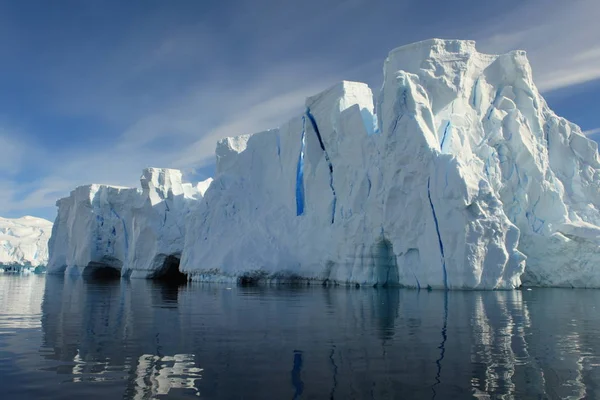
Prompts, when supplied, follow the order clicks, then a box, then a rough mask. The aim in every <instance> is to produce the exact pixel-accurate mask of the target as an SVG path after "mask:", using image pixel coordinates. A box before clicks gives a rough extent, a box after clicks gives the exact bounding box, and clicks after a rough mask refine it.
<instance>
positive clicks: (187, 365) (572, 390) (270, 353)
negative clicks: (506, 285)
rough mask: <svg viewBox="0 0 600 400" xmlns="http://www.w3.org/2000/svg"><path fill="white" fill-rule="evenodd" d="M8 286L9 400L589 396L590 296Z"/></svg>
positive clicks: (599, 329) (4, 345)
mask: <svg viewBox="0 0 600 400" xmlns="http://www.w3.org/2000/svg"><path fill="white" fill-rule="evenodd" d="M11 279H12V280H9V278H3V277H0V296H2V297H0V301H1V304H0V380H1V381H2V382H3V393H5V394H6V395H7V396H8V397H7V398H40V397H42V398H43V397H50V398H65V399H67V398H76V397H85V398H90V399H91V398H126V399H149V398H161V399H162V398H182V397H190V398H197V397H200V398H208V399H217V398H244V399H264V398H287V399H302V398H306V399H308V398H335V399H349V398H375V399H389V398H438V399H448V398H464V397H477V398H483V399H486V398H497V397H507V398H510V397H516V398H567V397H569V398H597V397H600V392H599V389H598V388H599V387H600V369H599V367H600V358H599V357H598V355H599V354H600V315H599V314H598V313H597V310H596V309H595V307H596V304H600V301H599V300H600V291H593V290H566V289H540V290H533V291H523V292H521V291H510V292H443V291H432V292H427V291H416V290H402V289H392V288H390V289H382V288H380V289H373V288H368V289H367V288H364V289H354V288H345V287H344V288H323V287H320V286H319V287H314V286H311V287H293V286H287V287H243V288H241V287H240V288H237V287H233V288H231V290H228V288H227V286H223V285H206V284H205V285H202V284H188V285H187V286H185V285H184V286H165V285H161V284H156V283H153V282H149V281H146V280H131V281H126V280H122V281H109V282H98V283H94V282H86V281H84V280H82V279H71V278H68V277H67V278H57V277H53V276H48V277H46V279H45V280H44V278H40V277H11ZM30 279H32V280H30ZM33 279H35V280H33ZM44 289H45V291H44ZM34 293H37V294H40V295H37V296H36V295H33V294H34ZM41 293H44V294H43V300H42V299H41V298H42V296H41ZM36 298H39V300H38V301H41V313H40V308H39V306H38V307H35V306H32V305H31V304H30V303H31V301H33V300H35V299H36ZM19 301H22V302H29V303H27V304H29V305H27V306H22V307H20V306H16V305H15V304H16V303H18V302H19ZM9 304H10V307H9V306H8V305H9ZM28 313H31V318H30V319H35V318H38V319H41V329H40V325H39V323H38V324H37V325H36V324H31V323H27V324H23V323H22V321H23V320H27V319H28V318H29V317H27V315H28Z"/></svg>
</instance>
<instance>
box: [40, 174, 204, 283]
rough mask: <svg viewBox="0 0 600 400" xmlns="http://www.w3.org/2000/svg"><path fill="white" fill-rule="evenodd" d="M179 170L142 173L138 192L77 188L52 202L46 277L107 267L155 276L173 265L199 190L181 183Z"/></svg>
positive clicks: (105, 188)
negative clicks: (54, 213)
mask: <svg viewBox="0 0 600 400" xmlns="http://www.w3.org/2000/svg"><path fill="white" fill-rule="evenodd" d="M181 178H182V174H181V172H180V171H178V170H173V169H165V168H147V169H145V170H144V171H143V173H142V176H141V178H140V182H141V187H142V190H139V189H135V188H122V187H115V186H107V185H88V186H81V187H78V188H77V189H75V190H74V191H72V192H71V195H70V196H69V197H67V198H64V199H60V200H59V201H58V202H57V206H58V216H57V218H56V222H55V225H54V229H53V233H52V239H51V241H50V262H49V272H62V271H64V270H65V269H67V268H68V269H69V270H70V271H73V272H77V273H83V274H87V273H94V271H96V270H98V269H101V268H112V269H113V270H116V271H117V272H118V273H120V274H123V275H130V274H132V275H134V276H142V277H154V276H157V275H161V274H164V273H167V272H169V271H166V270H165V268H170V267H171V266H173V265H174V263H177V262H178V259H179V258H178V257H179V256H180V254H181V251H182V248H183V236H184V231H183V229H184V225H185V218H186V215H187V214H188V213H189V209H190V206H191V205H192V204H193V203H197V202H198V200H199V199H201V198H202V192H201V190H200V189H203V190H205V189H204V186H202V185H200V184H199V186H198V187H194V186H192V185H191V184H189V183H182V179H181Z"/></svg>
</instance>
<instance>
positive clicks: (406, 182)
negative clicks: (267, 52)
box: [50, 39, 600, 289]
mask: <svg viewBox="0 0 600 400" xmlns="http://www.w3.org/2000/svg"><path fill="white" fill-rule="evenodd" d="M374 103H375V104H374ZM375 105H376V107H375ZM375 109H376V110H377V112H376V113H375ZM216 158H217V173H216V177H215V179H214V181H212V183H211V184H210V186H209V187H208V189H206V193H204V196H202V195H200V194H193V195H190V196H185V195H181V193H183V192H184V190H183V189H177V190H178V192H177V193H180V195H177V194H175V192H173V193H174V194H173V195H172V196H171V197H169V196H168V195H167V194H166V193H169V190H172V189H170V188H172V187H173V184H172V183H169V182H167V181H165V180H160V179H158V180H156V179H154V178H152V179H150V178H148V179H149V180H150V181H152V182H154V184H153V185H150V187H146V186H148V185H147V184H145V183H144V178H143V179H142V186H143V187H144V193H143V194H142V193H140V192H139V191H136V190H134V189H118V188H110V187H106V186H96V185H93V186H88V187H84V188H78V189H77V190H76V191H74V192H73V193H72V195H71V197H69V198H67V199H63V200H60V201H59V203H58V205H59V216H58V218H57V223H56V224H55V232H54V234H53V241H54V242H56V243H57V245H56V247H57V251H54V252H52V251H51V253H52V254H51V262H50V264H51V265H52V266H53V267H54V268H57V269H60V268H63V267H65V266H67V267H71V266H77V267H78V268H85V266H86V265H88V264H89V263H90V262H102V263H105V264H109V265H114V266H115V267H116V268H119V269H122V270H123V271H132V276H136V275H139V276H152V274H156V273H158V272H157V271H160V269H161V268H163V264H164V257H165V256H168V255H175V256H178V257H179V256H180V259H181V261H180V265H179V269H180V270H181V271H182V272H184V273H185V274H188V275H189V276H191V278H192V279H195V280H208V281H234V280H238V279H242V280H243V281H244V282H253V281H256V280H265V281H290V280H306V279H309V280H317V281H319V282H326V283H327V282H328V283H344V284H370V285H373V284H376V285H403V286H410V287H416V288H429V287H430V288H442V289H460V288H480V289H508V288H515V287H518V286H519V285H520V284H521V283H524V284H530V285H543V286H567V287H572V286H575V287H600V274H598V273H597V272H595V271H594V268H595V266H596V265H597V264H598V262H599V261H600V253H599V252H598V245H599V240H600V227H599V226H598V225H600V213H599V211H598V209H599V207H600V204H599V203H600V193H599V188H600V185H599V184H600V169H599V168H600V161H599V158H598V151H597V145H596V143H595V142H593V141H591V140H588V139H587V138H586V137H585V136H584V135H583V134H582V133H581V129H580V128H579V127H578V126H576V125H574V124H572V123H570V122H568V121H567V120H565V119H563V118H560V117H558V116H556V115H555V114H554V113H553V112H552V111H551V110H550V109H549V108H548V106H547V104H546V102H545V101H544V99H543V98H542V97H541V96H540V94H539V92H538V91H537V89H536V87H535V85H534V83H533V80H532V72H531V69H530V66H529V63H528V61H527V58H526V55H525V53H524V52H522V51H514V52H511V53H508V54H504V55H500V56H496V55H487V54H481V53H479V52H477V50H476V49H475V43H474V42H472V41H459V40H439V39H433V40H428V41H424V42H419V43H415V44H412V45H409V46H404V47H400V48H398V49H395V50H393V51H391V52H390V54H389V56H388V58H387V59H386V61H385V65H384V83H383V87H382V88H381V91H380V93H379V95H378V96H377V97H376V100H375V101H374V99H373V95H372V92H371V90H370V89H369V87H368V86H367V85H365V84H362V83H355V82H342V83H340V84H338V85H335V86H334V87H332V88H330V89H328V90H326V91H324V92H323V93H320V94H318V95H316V96H313V97H311V98H308V99H307V100H306V110H305V112H304V113H303V115H300V116H298V117H296V118H294V119H292V120H291V121H289V122H288V123H286V124H284V125H282V126H281V127H279V128H277V129H273V130H269V131H265V132H261V133H257V134H254V135H243V136H238V137H233V138H226V139H223V140H221V141H219V143H218V144H217V150H216ZM156 171H158V170H156ZM165 171H168V170H165ZM146 174H150V175H152V172H148V173H145V175H146ZM173 174H176V173H175V172H169V173H167V175H168V176H172V175H173ZM156 176H159V175H156ZM148 179H147V180H148ZM153 179H154V180H153ZM178 179H179V181H177V182H178V184H177V185H179V186H178V187H180V186H181V185H182V184H181V183H180V175H178ZM176 180H177V179H173V181H176ZM144 185H146V186H144ZM205 186H207V185H205ZM189 191H190V193H191V192H192V188H191V186H190V187H189ZM197 191H198V189H196V192H194V193H197ZM177 196H180V199H181V201H180V202H179V203H178V202H176V201H174V199H176V198H178V197H177ZM168 199H170V200H168ZM188 200H189V201H188ZM190 202H191V203H195V205H194V206H190V205H189V204H188V203H190ZM171 204H172V205H171ZM169 210H172V213H171V214H168V211H169ZM167 215H172V218H171V219H169V218H167ZM98 218H103V220H102V222H104V223H107V224H108V227H107V228H103V227H102V225H101V223H102V222H99V221H100V220H99V219H98ZM167 220H168V221H170V222H167ZM61 229H62V230H61ZM61 235H63V236H64V237H67V236H69V237H70V238H71V239H69V240H71V242H69V243H68V244H67V245H65V244H64V243H66V242H65V239H63V238H62V237H61ZM54 236H56V238H57V239H56V240H54ZM73 238H74V239H73ZM80 238H81V240H80ZM53 248H54V246H52V243H51V249H53ZM63 253H64V255H61V254H63ZM161 257H162V258H161Z"/></svg>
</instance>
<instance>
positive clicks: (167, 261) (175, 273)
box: [151, 254, 188, 283]
mask: <svg viewBox="0 0 600 400" xmlns="http://www.w3.org/2000/svg"><path fill="white" fill-rule="evenodd" d="M163 257H164V260H163V261H162V265H161V266H160V267H159V268H158V269H157V270H156V271H155V272H154V273H153V274H152V276H151V278H152V279H154V280H159V281H163V282H169V283H185V282H187V281H188V276H187V275H186V274H184V273H182V272H181V271H180V270H179V263H180V259H179V257H177V256H175V255H172V254H171V255H168V256H163Z"/></svg>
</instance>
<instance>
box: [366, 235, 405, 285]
mask: <svg viewBox="0 0 600 400" xmlns="http://www.w3.org/2000/svg"><path fill="white" fill-rule="evenodd" d="M372 254H373V263H374V268H375V276H376V278H377V283H376V284H375V285H374V286H375V287H378V286H382V287H387V286H398V285H399V284H400V278H399V276H398V263H397V261H396V254H394V247H393V246H392V242H390V241H389V240H388V239H386V238H382V239H381V240H379V241H377V243H375V244H374V245H373V252H372Z"/></svg>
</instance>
